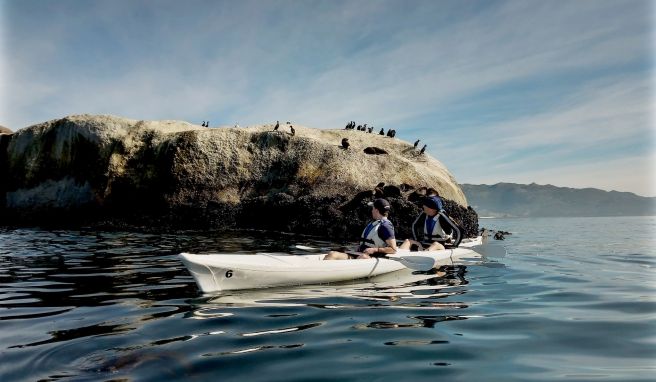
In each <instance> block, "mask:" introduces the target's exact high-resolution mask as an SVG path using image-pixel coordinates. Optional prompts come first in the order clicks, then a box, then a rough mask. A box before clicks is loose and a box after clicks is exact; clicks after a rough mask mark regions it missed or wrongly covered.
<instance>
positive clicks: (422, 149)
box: [419, 145, 426, 154]
mask: <svg viewBox="0 0 656 382" xmlns="http://www.w3.org/2000/svg"><path fill="white" fill-rule="evenodd" d="M424 151H426V145H424V147H422V148H421V150H420V151H419V154H423V153H424Z"/></svg>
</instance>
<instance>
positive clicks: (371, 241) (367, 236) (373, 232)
mask: <svg viewBox="0 0 656 382" xmlns="http://www.w3.org/2000/svg"><path fill="white" fill-rule="evenodd" d="M382 223H383V220H382V219H381V220H375V221H372V222H371V223H369V225H367V227H365V229H364V231H362V235H360V248H365V247H374V248H375V247H387V243H386V242H385V240H383V239H381V238H380V236H378V229H379V228H380V226H381V224H382Z"/></svg>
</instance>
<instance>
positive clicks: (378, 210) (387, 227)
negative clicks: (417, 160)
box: [324, 198, 396, 260]
mask: <svg viewBox="0 0 656 382" xmlns="http://www.w3.org/2000/svg"><path fill="white" fill-rule="evenodd" d="M369 205H370V206H371V207H372V208H371V217H372V218H373V219H374V221H372V222H371V223H369V224H368V225H367V227H365V229H364V231H362V235H361V236H360V245H359V246H358V248H357V250H356V252H357V253H358V254H357V255H356V254H346V253H343V252H337V251H330V252H328V254H327V255H326V257H324V260H348V259H351V258H356V259H369V258H371V257H377V255H378V256H385V255H392V254H395V253H396V238H395V237H394V225H392V222H390V221H389V220H388V219H387V217H388V216H389V212H390V209H391V206H390V204H389V202H388V201H387V200H386V199H383V198H379V199H376V200H374V201H373V202H369Z"/></svg>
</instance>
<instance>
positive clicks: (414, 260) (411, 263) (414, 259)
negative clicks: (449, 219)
mask: <svg viewBox="0 0 656 382" xmlns="http://www.w3.org/2000/svg"><path fill="white" fill-rule="evenodd" d="M294 247H296V248H297V249H300V250H303V251H308V252H320V251H326V250H329V249H328V248H314V247H308V246H306V245H295V246H294ZM384 258H385V259H388V260H393V261H398V262H399V263H401V264H403V265H404V266H405V267H406V268H410V269H414V270H417V271H428V270H431V269H433V266H434V265H435V260H433V259H431V258H430V257H425V256H402V255H400V256H384Z"/></svg>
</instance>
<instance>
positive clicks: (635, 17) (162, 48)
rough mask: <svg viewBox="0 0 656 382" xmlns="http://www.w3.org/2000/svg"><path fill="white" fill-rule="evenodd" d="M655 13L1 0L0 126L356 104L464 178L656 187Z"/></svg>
mask: <svg viewBox="0 0 656 382" xmlns="http://www.w3.org/2000/svg"><path fill="white" fill-rule="evenodd" d="M655 23H656V2H654V1H640V0H630V1H620V0H613V1H604V0H578V1H564V0H563V1H557V0H554V1H538V0H522V1H483V0H480V1H467V0H453V1H443V0H442V1H437V0H430V1H418V0H402V1H389V0H376V1H374V0H357V1H356V0H352V1H339V0H321V1H317V0H297V1H284V0H270V1H264V0H260V1H243V0H242V1H200V0H191V1H167V0H158V1H154V0H152V1H145V0H111V1H110V0H107V1H94V0H58V1H46V0H40V1H35V0H0V44H1V45H0V49H1V52H0V53H1V55H0V97H1V98H0V125H3V126H6V127H9V128H10V129H12V130H14V131H15V130H18V129H20V128H23V127H27V126H30V125H33V124H36V123H40V122H44V121H47V120H52V119H56V118H61V117H64V116H66V115H71V114H85V113H88V114H111V115H117V116H122V117H126V118H132V119H147V120H183V121H188V122H191V123H197V124H200V123H201V122H202V121H206V120H209V121H210V122H211V125H212V126H219V125H230V126H232V125H235V124H239V125H240V126H248V125H253V124H264V123H273V122H275V121H276V120H280V121H293V122H294V123H297V124H300V125H304V126H309V127H315V128H322V129H324V128H343V127H344V126H345V124H346V123H347V122H348V121H352V120H353V121H356V122H357V123H359V124H360V123H367V124H368V125H373V126H374V127H375V128H376V129H377V130H378V129H380V128H384V129H385V130H388V129H390V128H392V129H395V130H396V131H397V138H400V139H403V140H406V141H408V142H414V141H415V140H416V139H421V143H422V144H427V145H428V146H427V150H426V151H427V152H428V153H429V154H430V155H431V156H433V157H435V158H437V159H438V160H440V161H441V162H442V163H444V164H445V165H446V166H447V168H448V169H449V171H450V172H451V173H452V174H453V175H454V177H455V178H456V180H457V181H458V182H459V183H473V184H481V183H483V184H495V183H498V182H513V183H532V182H535V183H538V184H552V185H555V186H561V187H574V188H584V187H594V188H600V189H604V190H617V191H629V192H634V193H636V194H638V195H642V196H656V169H655V167H656V126H655V114H656V112H655V110H656V101H655V99H656V97H655V91H654V89H655V88H656V77H655V74H654V72H655V71H654V63H655V62H656V44H655V42H654V41H656V32H655V28H654V25H655Z"/></svg>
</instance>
